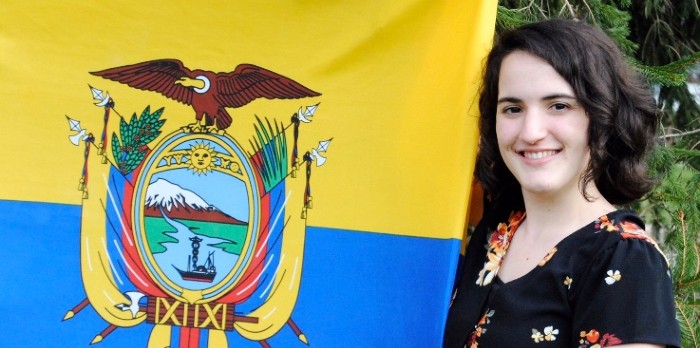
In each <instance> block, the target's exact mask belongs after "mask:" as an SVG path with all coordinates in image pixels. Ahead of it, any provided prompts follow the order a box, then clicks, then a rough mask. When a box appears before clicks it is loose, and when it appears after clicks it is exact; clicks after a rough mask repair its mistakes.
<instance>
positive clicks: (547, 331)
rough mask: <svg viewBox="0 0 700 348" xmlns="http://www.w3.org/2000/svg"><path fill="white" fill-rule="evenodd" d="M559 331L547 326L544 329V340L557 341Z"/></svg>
mask: <svg viewBox="0 0 700 348" xmlns="http://www.w3.org/2000/svg"><path fill="white" fill-rule="evenodd" d="M558 334H559V330H558V329H555V328H554V326H547V327H545V328H544V339H545V340H547V341H554V340H556V339H557V335H558Z"/></svg>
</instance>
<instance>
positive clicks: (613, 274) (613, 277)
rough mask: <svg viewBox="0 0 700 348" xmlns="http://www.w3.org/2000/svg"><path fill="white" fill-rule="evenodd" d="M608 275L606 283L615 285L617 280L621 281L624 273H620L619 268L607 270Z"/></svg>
mask: <svg viewBox="0 0 700 348" xmlns="http://www.w3.org/2000/svg"><path fill="white" fill-rule="evenodd" d="M607 275H608V276H607V277H605V284H608V285H613V284H615V283H616V282H619V281H620V279H622V274H620V271H619V270H614V271H613V270H611V269H610V270H608V272H607Z"/></svg>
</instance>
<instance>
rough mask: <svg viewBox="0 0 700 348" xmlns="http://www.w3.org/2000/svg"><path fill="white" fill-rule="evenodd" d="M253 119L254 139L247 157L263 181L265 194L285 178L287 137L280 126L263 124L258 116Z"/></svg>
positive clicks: (266, 121) (267, 121) (267, 122)
mask: <svg viewBox="0 0 700 348" xmlns="http://www.w3.org/2000/svg"><path fill="white" fill-rule="evenodd" d="M255 119H256V120H257V121H258V124H257V125H255V134H256V137H255V138H253V139H252V140H251V141H250V145H251V147H252V148H253V153H252V154H248V157H249V158H250V160H251V162H252V164H253V167H254V168H255V170H256V171H257V172H258V173H259V174H260V177H261V178H262V180H263V185H264V186H265V192H269V191H270V190H271V189H272V188H273V187H275V185H277V184H278V183H280V182H281V181H282V180H284V178H285V177H286V176H287V136H286V134H285V132H284V129H283V128H282V126H281V125H280V124H277V123H275V125H274V128H273V126H272V124H270V121H269V120H267V119H265V123H263V121H262V120H261V119H260V118H259V117H258V116H255Z"/></svg>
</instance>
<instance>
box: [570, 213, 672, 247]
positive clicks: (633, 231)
mask: <svg viewBox="0 0 700 348" xmlns="http://www.w3.org/2000/svg"><path fill="white" fill-rule="evenodd" d="M576 237H577V238H573V239H576V240H575V242H574V244H576V245H579V246H581V245H585V246H588V247H589V249H591V251H592V252H594V253H595V251H599V252H605V251H606V250H610V249H616V248H620V247H621V246H620V244H621V243H622V244H625V245H626V248H634V247H637V248H652V249H654V250H656V251H657V252H658V253H660V254H661V255H663V252H662V251H661V249H660V248H659V245H658V244H657V243H656V241H655V240H654V239H653V238H652V237H651V236H650V235H649V234H648V233H647V232H646V231H645V224H644V222H643V221H642V219H641V218H640V217H639V216H638V215H637V214H636V213H635V212H634V211H632V210H616V211H613V212H610V213H608V214H605V215H603V216H601V217H599V218H598V219H596V220H595V221H593V222H592V223H591V224H590V225H589V226H587V227H586V228H584V229H582V231H579V232H577V235H576Z"/></svg>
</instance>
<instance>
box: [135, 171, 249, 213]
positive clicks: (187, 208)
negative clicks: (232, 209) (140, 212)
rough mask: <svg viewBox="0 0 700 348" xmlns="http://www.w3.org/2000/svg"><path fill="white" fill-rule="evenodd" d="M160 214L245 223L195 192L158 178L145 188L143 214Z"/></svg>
mask: <svg viewBox="0 0 700 348" xmlns="http://www.w3.org/2000/svg"><path fill="white" fill-rule="evenodd" d="M162 214H166V215H167V216H168V217H169V218H171V219H185V220H196V221H207V222H221V223H231V224H245V223H244V222H242V221H239V220H237V219H235V218H233V217H231V216H229V215H228V214H225V213H224V212H222V211H220V210H219V209H218V208H216V207H215V206H213V205H211V204H209V203H207V201H206V200H204V199H203V198H202V197H200V196H199V195H197V194H196V193H195V192H192V191H190V190H187V189H185V188H182V187H181V186H179V185H177V184H173V183H171V182H169V181H167V180H165V179H158V180H156V181H154V182H153V183H151V184H150V185H148V189H146V202H145V211H144V215H146V216H151V217H161V216H162Z"/></svg>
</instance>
